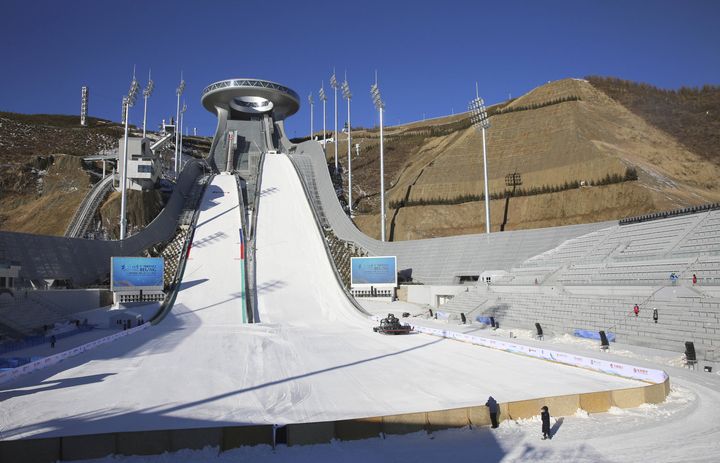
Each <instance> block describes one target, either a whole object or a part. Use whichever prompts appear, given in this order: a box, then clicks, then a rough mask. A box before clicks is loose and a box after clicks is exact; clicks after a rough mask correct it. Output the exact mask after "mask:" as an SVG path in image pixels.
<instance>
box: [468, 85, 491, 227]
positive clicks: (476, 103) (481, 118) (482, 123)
mask: <svg viewBox="0 0 720 463" xmlns="http://www.w3.org/2000/svg"><path fill="white" fill-rule="evenodd" d="M469 109H470V113H471V118H470V121H471V123H472V125H473V126H475V128H478V129H480V130H482V139H483V176H484V180H485V233H487V234H490V193H489V186H488V169H487V148H486V140H485V130H486V129H488V128H489V127H490V123H489V121H488V116H487V111H486V110H485V102H484V101H483V99H482V98H480V94H479V92H478V85H477V82H475V99H474V100H472V101H470V108H469Z"/></svg>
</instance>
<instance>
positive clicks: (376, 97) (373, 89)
mask: <svg viewBox="0 0 720 463" xmlns="http://www.w3.org/2000/svg"><path fill="white" fill-rule="evenodd" d="M370 96H371V97H372V99H373V103H374V104H375V108H377V110H378V113H380V239H381V240H382V241H385V160H384V157H383V156H384V152H383V112H385V102H384V101H383V100H382V96H381V95H380V88H379V87H378V83H377V71H376V72H375V83H374V84H373V85H371V86H370Z"/></svg>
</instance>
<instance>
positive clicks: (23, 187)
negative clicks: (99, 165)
mask: <svg viewBox="0 0 720 463" xmlns="http://www.w3.org/2000/svg"><path fill="white" fill-rule="evenodd" d="M47 160H48V161H47V162H48V165H47V170H43V169H35V173H34V174H32V175H27V178H23V179H22V181H20V182H18V184H16V185H14V188H13V189H9V188H8V190H6V191H9V193H10V194H7V195H3V196H2V198H0V210H1V211H2V212H0V230H6V231H16V232H24V233H37V234H42V235H56V236H62V235H63V234H64V233H65V229H66V228H67V226H68V224H69V223H70V220H71V219H72V217H73V215H74V214H75V211H76V210H77V207H78V206H79V205H80V203H81V202H82V200H83V198H84V197H85V194H86V193H87V191H88V188H89V186H90V177H89V176H88V174H87V173H86V172H85V171H84V170H83V168H82V165H81V162H82V161H81V159H80V158H78V157H75V156H70V155H63V154H56V155H53V156H50V157H48V158H47ZM20 172H24V171H23V170H20Z"/></svg>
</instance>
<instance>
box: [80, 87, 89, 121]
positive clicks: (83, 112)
mask: <svg viewBox="0 0 720 463" xmlns="http://www.w3.org/2000/svg"><path fill="white" fill-rule="evenodd" d="M89 97H90V94H89V92H88V88H87V86H83V87H82V89H81V90H80V125H82V126H83V127H87V113H88V99H89Z"/></svg>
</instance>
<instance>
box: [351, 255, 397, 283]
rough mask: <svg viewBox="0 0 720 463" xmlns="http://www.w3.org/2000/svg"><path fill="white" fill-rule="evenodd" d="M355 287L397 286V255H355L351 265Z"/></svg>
mask: <svg viewBox="0 0 720 463" xmlns="http://www.w3.org/2000/svg"><path fill="white" fill-rule="evenodd" d="M350 283H351V286H352V287H353V288H369V287H371V286H374V287H383V286H385V287H388V286H391V287H395V286H397V258H396V257H395V256H381V257H353V258H352V259H351V265H350Z"/></svg>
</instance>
